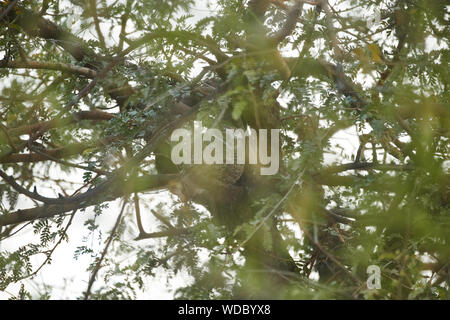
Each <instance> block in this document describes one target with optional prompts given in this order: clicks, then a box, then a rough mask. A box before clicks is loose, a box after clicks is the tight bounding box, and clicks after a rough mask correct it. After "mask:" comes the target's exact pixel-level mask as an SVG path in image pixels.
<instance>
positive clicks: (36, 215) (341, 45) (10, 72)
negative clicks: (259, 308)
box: [0, 0, 450, 299]
mask: <svg viewBox="0 0 450 320" xmlns="http://www.w3.org/2000/svg"><path fill="white" fill-rule="evenodd" d="M448 11H449V7H448V5H445V1H425V0H409V1H406V0H360V1H353V0H334V1H331V0H329V1H326V0H317V1H313V0H291V1H282V0H250V1H237V0H226V1H225V0H217V1H194V0H188V1H185V0H183V1H180V0H169V1H162V0H149V1H133V0H122V1H119V0H116V1H112V0H111V1H106V0H101V1H100V0H97V1H96V0H90V1H87V0H80V1H64V0H63V1H56V0H54V1H1V2H0V51H1V54H2V57H1V61H0V75H1V86H0V142H1V145H0V166H1V171H0V176H1V180H0V190H1V194H0V196H1V202H0V210H1V212H0V228H1V229H0V244H1V243H6V242H7V241H14V243H16V244H19V245H18V246H17V247H16V248H15V249H14V250H6V249H3V248H2V251H0V290H7V289H8V288H9V287H10V286H12V285H14V284H16V285H17V284H19V285H20V284H23V283H24V281H25V280H27V281H28V280H29V279H35V278H36V277H37V276H38V275H39V274H40V272H43V271H45V268H46V267H48V264H49V263H51V262H52V255H53V254H54V252H55V251H58V249H59V248H61V245H62V244H64V243H65V242H66V241H69V242H70V241H71V238H70V237H68V236H67V235H68V233H70V228H71V227H73V225H72V224H71V223H72V221H73V219H74V217H77V216H82V217H83V218H84V219H85V224H84V226H83V228H84V230H85V232H86V233H87V234H89V233H93V232H96V230H99V228H100V229H101V227H102V226H101V225H99V222H98V221H100V220H99V219H97V218H98V217H99V216H105V215H108V216H109V217H110V218H111V219H113V220H114V221H115V222H114V223H113V227H112V228H110V229H108V230H107V232H106V233H101V235H102V236H103V237H102V238H101V243H102V248H101V249H100V250H93V249H92V248H91V247H89V245H88V244H87V243H80V244H79V247H78V250H77V251H76V252H75V255H76V256H78V255H83V254H86V255H92V257H93V258H94V259H93V263H92V265H91V266H90V267H89V268H88V269H87V270H84V272H86V274H90V276H89V281H88V282H87V285H86V290H85V291H84V292H80V293H79V298H85V299H115V298H125V299H128V298H134V297H135V296H136V292H140V291H144V292H145V291H146V290H151V288H148V286H146V283H147V282H148V281H149V279H151V278H152V277H154V276H155V274H159V275H161V274H163V275H167V277H171V276H172V275H174V274H177V273H178V272H185V273H186V274H187V276H186V277H188V278H189V279H188V280H189V281H186V282H185V283H184V284H182V285H180V286H179V287H178V288H177V290H176V291H175V292H174V296H175V297H176V298H185V299H197V298H205V299H207V298H213V299H218V298H222V299H229V298H239V299H252V298H273V299H299V298H302V299H321V298H333V299H416V298H420V299H422V298H424V299H448V298H449V297H450V296H449V285H450V273H449V272H450V264H449V262H450V212H449V207H448V205H449V199H450V194H449V185H450V183H449V182H450V179H449V173H448V139H449V119H450V109H449V101H448V99H449V93H448V79H449V74H448V70H449V68H448V58H449V52H448V38H447V36H448V34H449V30H448V18H449V12H448ZM74 15H75V16H74ZM199 15H201V17H199ZM193 121H202V124H203V125H204V126H205V127H207V128H216V129H218V130H225V129H226V128H234V129H243V130H244V131H245V130H246V132H249V131H250V130H251V129H254V130H259V129H279V130H280V137H279V152H280V165H279V170H278V171H277V173H276V174H275V175H261V174H260V167H261V164H260V163H259V164H258V163H256V164H249V163H246V164H237V163H235V164H211V165H208V164H193V165H176V164H174V163H173V162H172V159H171V149H172V148H173V142H172V141H170V135H171V133H172V132H173V130H175V129H177V128H189V127H190V126H191V125H192V123H193ZM342 132H353V133H354V134H355V136H356V141H357V142H358V144H359V145H358V146H356V148H355V150H354V151H352V152H350V154H349V153H348V145H347V147H344V149H342V148H339V147H338V144H339V140H338V139H337V137H339V135H340V134H342ZM270 142H271V141H269V142H268V143H270ZM112 201H115V202H112ZM155 201H156V202H157V204H156V205H155ZM111 203H116V204H118V203H119V204H120V205H119V206H109V205H110V204H111ZM30 231H31V232H32V233H33V234H34V235H35V236H34V237H32V240H29V239H30V238H29V237H28V238H25V237H24V236H23V235H24V233H26V232H28V233H29V232H30ZM25 239H27V240H25ZM28 240H29V241H28ZM36 257H38V259H37V260H36V259H34V258H36ZM124 257H126V258H124ZM33 259H34V260H33ZM36 261H39V263H36ZM369 266H377V267H378V268H379V271H380V274H379V275H380V284H381V287H380V286H376V288H373V287H372V286H368V285H367V283H366V280H367V278H368V276H370V274H368V273H367V268H368V267H369ZM80 272H81V271H80ZM55 276H58V277H63V276H64V270H61V273H60V274H58V275H55ZM13 295H14V296H15V297H16V298H31V297H33V298H48V297H51V295H50V294H49V292H47V291H44V292H42V294H41V295H39V296H36V295H34V296H31V294H30V293H29V292H28V291H27V288H26V286H23V287H22V289H20V290H19V291H18V292H15V293H13Z"/></svg>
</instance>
